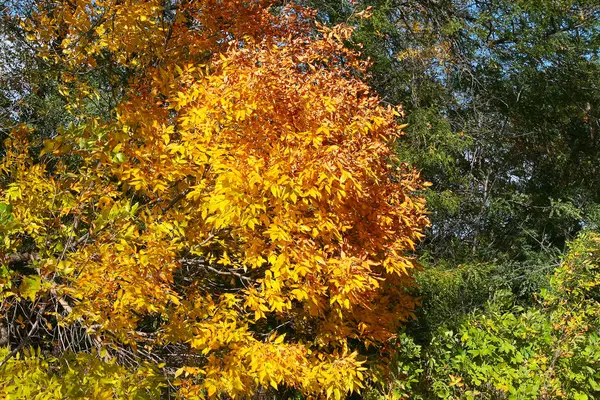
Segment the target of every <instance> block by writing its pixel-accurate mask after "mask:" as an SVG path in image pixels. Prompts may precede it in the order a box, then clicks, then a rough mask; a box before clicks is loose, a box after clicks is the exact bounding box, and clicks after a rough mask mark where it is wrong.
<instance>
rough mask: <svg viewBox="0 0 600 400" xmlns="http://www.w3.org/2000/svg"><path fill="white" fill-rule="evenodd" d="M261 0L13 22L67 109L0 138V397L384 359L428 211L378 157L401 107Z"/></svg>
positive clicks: (337, 371)
mask: <svg viewBox="0 0 600 400" xmlns="http://www.w3.org/2000/svg"><path fill="white" fill-rule="evenodd" d="M271 3H272V2H269V1H262V2H253V3H244V2H236V1H231V2H221V1H218V2H202V3H189V4H187V3H186V4H178V5H174V6H169V7H168V8H165V7H166V6H165V5H164V4H163V3H162V2H159V1H156V2H153V1H149V2H121V1H111V0H108V1H102V2H98V1H93V2H87V1H82V2H78V3H70V2H62V1H58V2H41V3H37V5H36V9H35V10H34V11H33V13H32V14H31V15H30V16H29V17H28V18H24V19H22V20H21V23H20V26H21V27H22V30H23V32H24V34H25V37H26V40H27V43H28V44H29V45H30V46H31V47H32V48H33V51H35V56H36V57H41V59H42V60H47V62H48V63H49V64H50V65H51V66H52V68H53V69H54V70H55V71H56V76H57V79H58V80H59V82H58V84H57V90H58V93H59V95H60V96H61V98H62V100H63V101H64V107H63V108H64V110H65V111H66V112H67V113H68V114H69V116H68V117H67V118H68V120H67V121H61V122H60V123H58V124H57V126H56V130H55V131H54V132H51V133H50V134H49V135H48V137H46V135H45V132H43V131H42V132H40V131H39V130H38V129H36V128H37V127H36V126H31V125H28V124H27V123H25V124H20V125H18V126H17V127H15V128H14V129H12V130H11V131H10V134H9V139H7V140H6V142H5V153H4V155H3V159H2V163H1V164H0V171H1V172H2V195H1V196H0V197H1V198H0V200H1V202H0V208H1V211H2V212H3V214H2V215H3V225H2V231H1V234H2V246H3V247H2V252H3V259H4V266H3V270H2V275H1V279H2V309H1V310H2V316H3V318H4V320H5V325H4V326H5V327H6V329H7V331H8V332H7V336H8V338H7V340H8V342H9V344H10V346H11V347H12V348H14V349H15V350H16V351H19V350H21V349H24V348H25V347H26V346H31V347H32V349H37V350H35V352H34V350H31V352H28V353H25V354H26V355H25V359H24V360H23V361H17V362H15V361H14V359H13V358H12V357H13V356H14V355H15V353H14V352H11V353H8V351H7V352H5V353H6V354H5V358H4V360H3V361H2V363H3V364H5V363H8V364H7V365H6V366H5V368H6V369H7V370H6V371H5V373H6V374H7V377H8V379H6V380H3V382H4V383H3V384H2V386H1V388H2V390H4V391H5V392H6V393H8V394H9V395H11V396H13V395H14V396H17V397H23V396H27V395H33V393H35V392H39V393H40V394H42V393H45V392H47V391H51V392H52V393H55V396H58V397H60V398H63V397H62V396H76V394H75V393H71V392H72V390H74V388H72V387H71V386H73V383H72V381H73V380H76V379H77V377H78V376H80V375H81V374H86V375H88V377H87V382H86V383H84V385H83V387H81V388H80V387H78V388H76V390H78V391H81V395H82V396H88V395H90V393H96V392H99V393H100V392H105V390H106V389H103V387H104V388H105V387H106V386H107V385H114V386H115V389H114V390H112V393H110V392H109V393H108V396H109V397H110V396H112V395H116V396H129V395H131V396H134V397H137V396H139V395H140V394H139V392H140V391H142V389H148V390H150V389H152V391H154V392H156V391H157V390H159V389H158V388H157V387H156V386H155V384H151V383H149V382H148V381H147V379H151V380H152V381H155V380H156V375H165V378H166V381H165V382H163V383H162V384H161V385H162V387H163V388H164V390H165V393H167V392H173V391H175V392H177V394H178V395H181V396H184V397H189V398H195V397H204V396H210V397H214V396H217V395H221V394H226V395H229V396H232V397H239V396H241V395H248V394H252V393H253V392H255V391H256V390H264V389H265V388H268V387H273V388H275V389H277V388H279V387H280V386H281V387H284V388H286V387H287V388H290V389H297V390H299V391H300V392H302V393H306V394H323V395H326V396H327V397H333V398H341V397H342V396H344V395H345V394H346V393H347V392H351V391H354V390H358V389H359V388H360V387H362V386H363V384H362V382H363V381H364V380H365V379H367V378H368V377H370V376H371V375H373V374H374V373H376V372H377V371H376V369H375V367H378V366H379V365H380V363H379V357H385V356H386V354H388V353H390V348H389V344H388V341H389V339H390V338H391V337H393V336H394V334H395V332H396V330H397V329H398V326H399V323H400V322H402V321H406V320H407V319H408V318H409V317H410V316H411V314H412V313H413V309H414V306H415V300H414V299H413V298H412V297H411V296H410V294H409V293H408V292H407V289H408V288H410V287H411V285H412V280H413V279H412V276H411V275H412V274H411V271H412V270H413V257H412V255H410V254H409V252H410V251H412V250H414V248H415V242H416V241H417V240H418V239H419V238H420V237H421V231H422V229H423V228H424V227H425V225H426V224H427V219H426V218H425V215H424V202H423V200H422V199H421V198H419V197H417V196H416V195H415V194H414V193H415V192H416V191H417V190H418V189H419V187H420V185H421V183H420V181H419V179H418V175H417V174H416V173H415V172H414V170H413V169H412V167H410V166H407V165H405V164H401V163H400V162H399V161H398V160H397V159H396V158H395V157H394V155H393V154H392V153H391V151H390V146H389V144H390V143H391V141H393V140H394V139H395V138H396V137H397V136H398V135H399V134H400V133H401V131H400V127H399V126H397V124H396V117H400V116H401V115H402V112H401V109H393V108H391V107H383V106H381V105H380V104H379V103H380V101H379V99H378V98H377V97H375V96H373V95H371V94H370V92H369V88H368V87H367V86H366V85H365V84H364V83H362V82H361V81H360V80H359V79H357V76H359V75H360V74H361V73H362V72H364V69H365V64H364V63H363V62H362V61H360V60H358V59H357V58H356V55H355V53H354V52H353V51H351V50H348V49H346V48H345V47H344V45H343V43H342V41H343V40H344V39H347V38H348V37H349V35H350V33H351V30H350V29H349V28H346V27H343V26H339V27H334V28H331V29H329V28H324V27H319V26H316V25H314V24H311V22H310V18H311V14H310V12H308V11H305V10H304V9H302V8H299V7H293V6H289V7H288V6H286V7H282V8H278V9H275V10H272V12H269V7H270V6H271V5H272V4H271ZM259 21H260V22H259ZM125 70H127V71H125ZM98 71H101V72H98ZM116 71H121V72H120V73H127V74H128V76H129V80H128V82H129V84H128V85H127V86H126V87H125V86H123V87H120V86H119V83H120V82H122V79H121V76H120V73H119V72H116ZM105 84H107V86H105ZM119 92H120V93H119ZM115 93H117V94H115ZM108 96H110V98H107V97H108ZM111 98H112V99H113V100H112V101H111ZM374 350H377V351H378V352H379V354H378V357H376V358H374V359H371V355H372V354H373V353H374ZM73 352H74V353H75V354H72V353H73ZM81 353H84V354H83V355H82V354H81ZM90 353H92V354H94V353H97V354H98V355H99V357H100V358H101V359H102V360H104V362H105V364H101V363H100V364H99V362H95V363H89V362H87V361H86V360H89V358H90V357H89V354H90ZM86 354H88V355H86ZM69 358H73V360H74V361H72V362H68V361H67V360H68V359H69ZM115 361H117V362H118V364H115ZM120 365H123V366H127V367H131V368H132V370H131V372H129V371H127V372H123V370H122V368H121V367H120ZM46 369H52V370H56V371H55V375H56V377H53V376H54V375H53V376H47V375H44V374H43V373H42V371H44V370H46ZM18 371H26V372H18ZM23 374H25V376H23ZM73 374H75V375H73ZM10 376H14V378H10ZM111 376H114V378H109V377H111ZM107 379H109V380H107ZM128 380H129V381H131V386H129V384H128V383H127V382H128ZM138 381H139V385H137V384H134V383H133V382H138ZM61 382H62V383H61ZM166 382H168V383H169V386H167V384H166ZM120 388H122V390H121V389H120ZM151 393H152V392H148V393H147V395H148V396H150V395H151Z"/></svg>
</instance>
